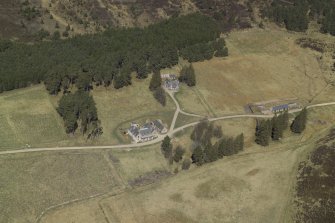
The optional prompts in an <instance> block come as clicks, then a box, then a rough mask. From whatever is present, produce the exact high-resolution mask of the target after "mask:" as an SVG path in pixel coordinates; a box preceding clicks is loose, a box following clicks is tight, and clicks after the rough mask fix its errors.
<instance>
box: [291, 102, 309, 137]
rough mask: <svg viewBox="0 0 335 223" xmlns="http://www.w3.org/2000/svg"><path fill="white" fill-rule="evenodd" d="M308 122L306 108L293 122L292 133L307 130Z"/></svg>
mask: <svg viewBox="0 0 335 223" xmlns="http://www.w3.org/2000/svg"><path fill="white" fill-rule="evenodd" d="M306 122H307V109H306V108H304V109H303V110H302V111H301V112H300V113H299V114H298V115H297V116H296V117H295V119H294V120H293V122H292V125H291V131H292V132H294V133H299V134H300V133H302V132H303V131H304V130H305V128H306Z"/></svg>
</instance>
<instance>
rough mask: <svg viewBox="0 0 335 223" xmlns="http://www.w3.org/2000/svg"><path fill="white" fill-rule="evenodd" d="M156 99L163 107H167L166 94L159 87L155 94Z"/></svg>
mask: <svg viewBox="0 0 335 223" xmlns="http://www.w3.org/2000/svg"><path fill="white" fill-rule="evenodd" d="M153 93H154V97H155V99H156V100H157V101H158V102H159V103H160V104H161V105H162V106H165V105H166V93H165V90H164V89H163V88H162V87H158V88H157V89H156V90H155V91H154V92H153Z"/></svg>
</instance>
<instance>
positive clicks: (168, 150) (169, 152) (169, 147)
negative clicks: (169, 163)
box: [161, 136, 172, 159]
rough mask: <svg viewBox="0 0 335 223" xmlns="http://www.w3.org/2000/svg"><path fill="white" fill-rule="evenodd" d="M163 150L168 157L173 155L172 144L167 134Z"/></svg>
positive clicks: (162, 145) (162, 146)
mask: <svg viewBox="0 0 335 223" xmlns="http://www.w3.org/2000/svg"><path fill="white" fill-rule="evenodd" d="M161 150H162V153H163V155H164V157H165V158H166V159H168V158H170V157H171V155H172V144H171V139H170V137H169V136H166V137H165V138H164V140H163V142H162V144H161Z"/></svg>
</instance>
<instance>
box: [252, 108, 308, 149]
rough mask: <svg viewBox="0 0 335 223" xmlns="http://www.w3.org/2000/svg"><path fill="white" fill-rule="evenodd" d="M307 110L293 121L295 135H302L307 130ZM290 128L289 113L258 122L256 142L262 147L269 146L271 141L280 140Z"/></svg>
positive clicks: (291, 127) (292, 128)
mask: <svg viewBox="0 0 335 223" xmlns="http://www.w3.org/2000/svg"><path fill="white" fill-rule="evenodd" d="M306 122H307V109H306V108H304V109H303V110H302V111H301V112H300V113H299V114H298V115H297V116H296V117H295V119H294V120H293V122H292V124H291V126H290V129H291V131H292V132H293V133H302V132H303V131H304V130H305V128H306ZM288 127H289V114H288V112H287V111H286V112H284V113H281V114H279V115H276V116H274V117H273V118H272V119H271V120H270V119H268V120H258V121H257V126H256V133H255V136H256V138H255V142H256V143H257V144H259V145H261V146H268V145H269V143H270V139H272V140H273V141H277V140H280V139H281V138H282V137H283V133H284V131H285V130H286V129H287V128H288Z"/></svg>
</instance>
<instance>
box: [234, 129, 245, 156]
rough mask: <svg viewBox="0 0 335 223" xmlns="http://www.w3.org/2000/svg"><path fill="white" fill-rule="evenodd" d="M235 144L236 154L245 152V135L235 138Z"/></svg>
mask: <svg viewBox="0 0 335 223" xmlns="http://www.w3.org/2000/svg"><path fill="white" fill-rule="evenodd" d="M234 144H235V146H234V147H235V153H238V152H240V151H242V150H243V148H244V135H243V133H242V134H240V135H238V136H237V137H236V138H235V142H234Z"/></svg>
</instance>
